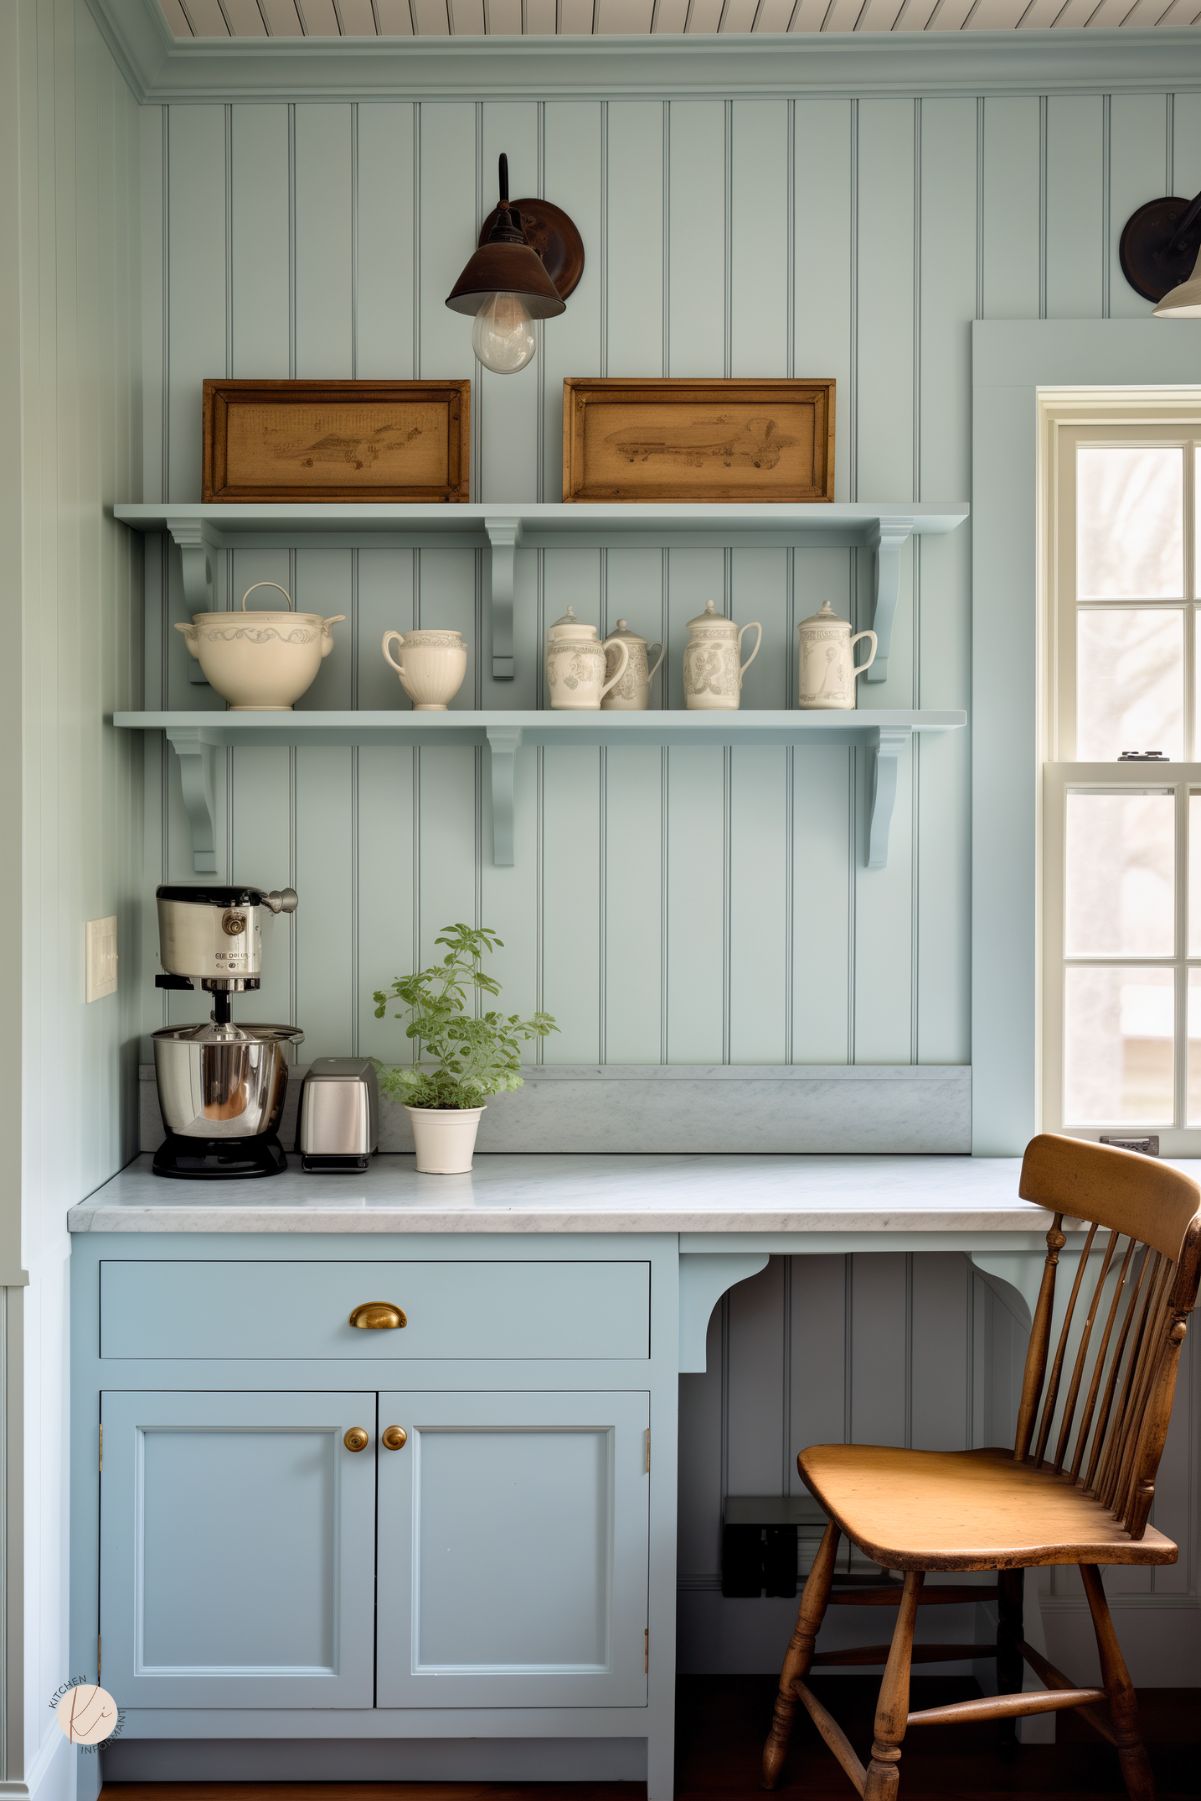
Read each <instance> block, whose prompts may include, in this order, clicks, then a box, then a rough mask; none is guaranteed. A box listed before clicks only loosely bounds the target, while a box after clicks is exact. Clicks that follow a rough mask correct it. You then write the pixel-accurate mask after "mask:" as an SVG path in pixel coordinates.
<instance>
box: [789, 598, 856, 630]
mask: <svg viewBox="0 0 1201 1801" xmlns="http://www.w3.org/2000/svg"><path fill="white" fill-rule="evenodd" d="M801 624H802V625H845V626H846V628H847V630H848V631H850V629H851V622H850V620H849V619H843V618H841V617H840V616H839V614H837V613H836V612H835V611H834V608H833V607H832V606H831V605H830V603H829V601H828V600H823V601H822V604H821V607H820V608H819V610H818V611H817V612H816V613H810V615H809V617H808V619H802V620H801Z"/></svg>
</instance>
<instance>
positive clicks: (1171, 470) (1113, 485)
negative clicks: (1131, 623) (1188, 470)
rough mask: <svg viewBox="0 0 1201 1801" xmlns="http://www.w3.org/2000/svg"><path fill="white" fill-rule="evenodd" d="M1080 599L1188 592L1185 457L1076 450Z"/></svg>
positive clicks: (1169, 452)
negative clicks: (1185, 542)
mask: <svg viewBox="0 0 1201 1801" xmlns="http://www.w3.org/2000/svg"><path fill="white" fill-rule="evenodd" d="M1076 593H1077V596H1078V597H1079V598H1080V599H1081V600H1135V599H1143V600H1177V599H1180V598H1182V596H1183V594H1184V451H1183V449H1181V448H1180V447H1178V446H1173V445H1168V444H1160V445H1134V444H1132V445H1124V444H1123V445H1117V444H1092V445H1083V444H1082V445H1081V446H1080V448H1079V450H1078V451H1077V452H1076Z"/></svg>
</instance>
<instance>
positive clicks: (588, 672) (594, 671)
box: [546, 607, 630, 711]
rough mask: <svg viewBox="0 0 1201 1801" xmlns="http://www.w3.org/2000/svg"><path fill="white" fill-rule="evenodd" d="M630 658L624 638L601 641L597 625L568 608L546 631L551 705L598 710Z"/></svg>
mask: <svg viewBox="0 0 1201 1801" xmlns="http://www.w3.org/2000/svg"><path fill="white" fill-rule="evenodd" d="M610 650H612V651H613V653H614V663H615V667H614V668H613V670H612V673H611V674H610V673H607V672H606V667H605V665H606V661H607V654H608V652H609V651H610ZM629 660H630V651H629V646H628V645H627V644H626V642H625V640H624V639H623V638H606V639H605V640H604V641H603V643H602V641H601V638H600V636H599V634H598V632H597V629H596V627H595V626H594V625H590V624H589V623H588V621H587V620H585V619H577V618H576V616H575V612H574V610H573V609H572V608H571V607H568V609H567V611H566V612H565V613H564V614H563V616H562V618H560V619H556V620H555V623H554V624H553V625H552V626H551V628H550V630H549V631H548V632H547V634H546V691H547V693H548V694H549V696H550V704H551V706H552V707H556V708H575V709H577V710H591V711H596V709H597V708H599V706H600V704H601V701H602V700H603V699H604V697H605V695H606V694H608V693H609V691H610V689H611V688H615V687H616V686H617V684H618V682H619V681H620V680H621V678H622V676H623V675H624V674H625V672H626V665H627V664H628V663H629Z"/></svg>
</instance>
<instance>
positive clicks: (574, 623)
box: [550, 607, 597, 638]
mask: <svg viewBox="0 0 1201 1801" xmlns="http://www.w3.org/2000/svg"><path fill="white" fill-rule="evenodd" d="M550 629H551V631H552V632H562V633H563V635H564V637H568V638H570V637H579V638H595V637H596V636H597V630H596V627H595V626H594V625H593V624H592V623H591V621H590V620H587V619H577V618H576V616H575V609H574V607H568V609H567V611H566V612H565V613H564V614H563V616H562V618H561V619H556V620H555V622H554V624H553V625H552V626H551V628H550Z"/></svg>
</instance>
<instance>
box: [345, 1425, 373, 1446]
mask: <svg viewBox="0 0 1201 1801" xmlns="http://www.w3.org/2000/svg"><path fill="white" fill-rule="evenodd" d="M342 1443H343V1444H344V1445H345V1446H346V1449H347V1450H348V1451H365V1450H366V1449H367V1446H368V1445H369V1444H370V1443H371V1434H370V1433H369V1432H368V1431H367V1430H366V1429H365V1427H363V1426H351V1427H350V1429H349V1431H347V1432H344V1433H343V1434H342Z"/></svg>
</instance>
